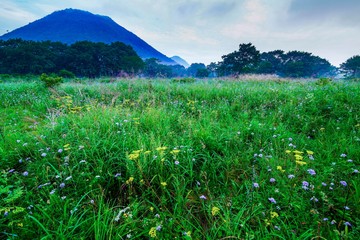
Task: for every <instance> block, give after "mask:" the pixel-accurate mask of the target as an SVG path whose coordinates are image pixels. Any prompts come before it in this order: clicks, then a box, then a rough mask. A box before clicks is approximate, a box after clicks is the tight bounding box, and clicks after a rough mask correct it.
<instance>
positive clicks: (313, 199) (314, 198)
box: [310, 196, 319, 202]
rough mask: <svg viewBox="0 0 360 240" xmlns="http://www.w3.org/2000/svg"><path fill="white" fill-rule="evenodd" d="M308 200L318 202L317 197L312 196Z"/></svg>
mask: <svg viewBox="0 0 360 240" xmlns="http://www.w3.org/2000/svg"><path fill="white" fill-rule="evenodd" d="M310 201H314V202H318V201H319V199H317V198H316V197H314V196H313V197H312V198H310Z"/></svg>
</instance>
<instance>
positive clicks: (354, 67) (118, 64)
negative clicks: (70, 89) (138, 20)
mask: <svg viewBox="0 0 360 240" xmlns="http://www.w3.org/2000/svg"><path fill="white" fill-rule="evenodd" d="M340 72H341V73H344V74H345V75H346V76H350V77H359V76H360V56H353V57H351V58H349V59H348V60H347V61H345V62H344V63H342V64H341V66H340V69H338V68H336V67H334V66H332V65H331V64H330V63H329V62H328V61H327V60H326V59H323V58H321V57H318V56H315V55H313V54H312V53H309V52H302V51H289V52H284V51H283V50H275V51H270V52H262V53H261V52H260V51H258V50H257V49H256V47H255V46H253V45H252V44H251V43H246V44H240V45H239V49H238V50H236V51H234V52H231V53H229V54H226V55H224V56H222V61H220V62H217V63H215V62H213V63H210V64H209V65H208V66H205V64H203V63H193V64H191V65H190V67H188V68H187V69H186V68H185V67H183V66H181V65H163V64H161V63H160V62H159V61H158V60H157V59H155V58H150V59H145V60H144V61H143V60H142V59H141V58H140V57H139V56H138V55H137V53H136V52H135V51H134V50H133V49H132V47H131V46H128V45H125V44H123V43H121V42H114V43H111V44H105V43H95V42H88V41H81V42H76V43H74V44H72V45H66V44H63V43H60V42H50V41H45V42H34V41H25V40H20V39H13V40H8V41H2V40H0V74H21V75H23V74H33V75H40V74H42V73H55V74H58V75H60V76H64V77H71V76H77V77H91V78H95V77H102V76H141V77H150V78H153V77H163V78H172V77H197V78H205V77H223V76H238V75H241V74H249V73H251V74H275V75H278V76H280V77H294V78H308V77H332V76H335V75H337V74H339V73H340Z"/></svg>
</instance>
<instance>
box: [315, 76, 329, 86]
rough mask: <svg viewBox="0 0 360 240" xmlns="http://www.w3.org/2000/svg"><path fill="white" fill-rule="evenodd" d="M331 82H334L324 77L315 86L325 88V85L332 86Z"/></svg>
mask: <svg viewBox="0 0 360 240" xmlns="http://www.w3.org/2000/svg"><path fill="white" fill-rule="evenodd" d="M331 82H332V79H331V78H325V77H322V78H319V79H318V80H317V81H316V83H315V84H316V85H318V86H325V85H328V84H330V83H331Z"/></svg>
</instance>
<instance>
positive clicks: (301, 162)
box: [296, 161, 307, 166]
mask: <svg viewBox="0 0 360 240" xmlns="http://www.w3.org/2000/svg"><path fill="white" fill-rule="evenodd" d="M296 164H297V165H300V166H302V165H306V164H307V163H306V162H304V161H296Z"/></svg>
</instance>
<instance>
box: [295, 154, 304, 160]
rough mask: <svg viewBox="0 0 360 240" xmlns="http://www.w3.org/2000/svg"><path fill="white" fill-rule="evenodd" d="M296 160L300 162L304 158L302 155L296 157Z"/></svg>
mask: <svg viewBox="0 0 360 240" xmlns="http://www.w3.org/2000/svg"><path fill="white" fill-rule="evenodd" d="M295 159H296V160H297V161H300V160H303V159H304V157H303V156H301V155H295Z"/></svg>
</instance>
